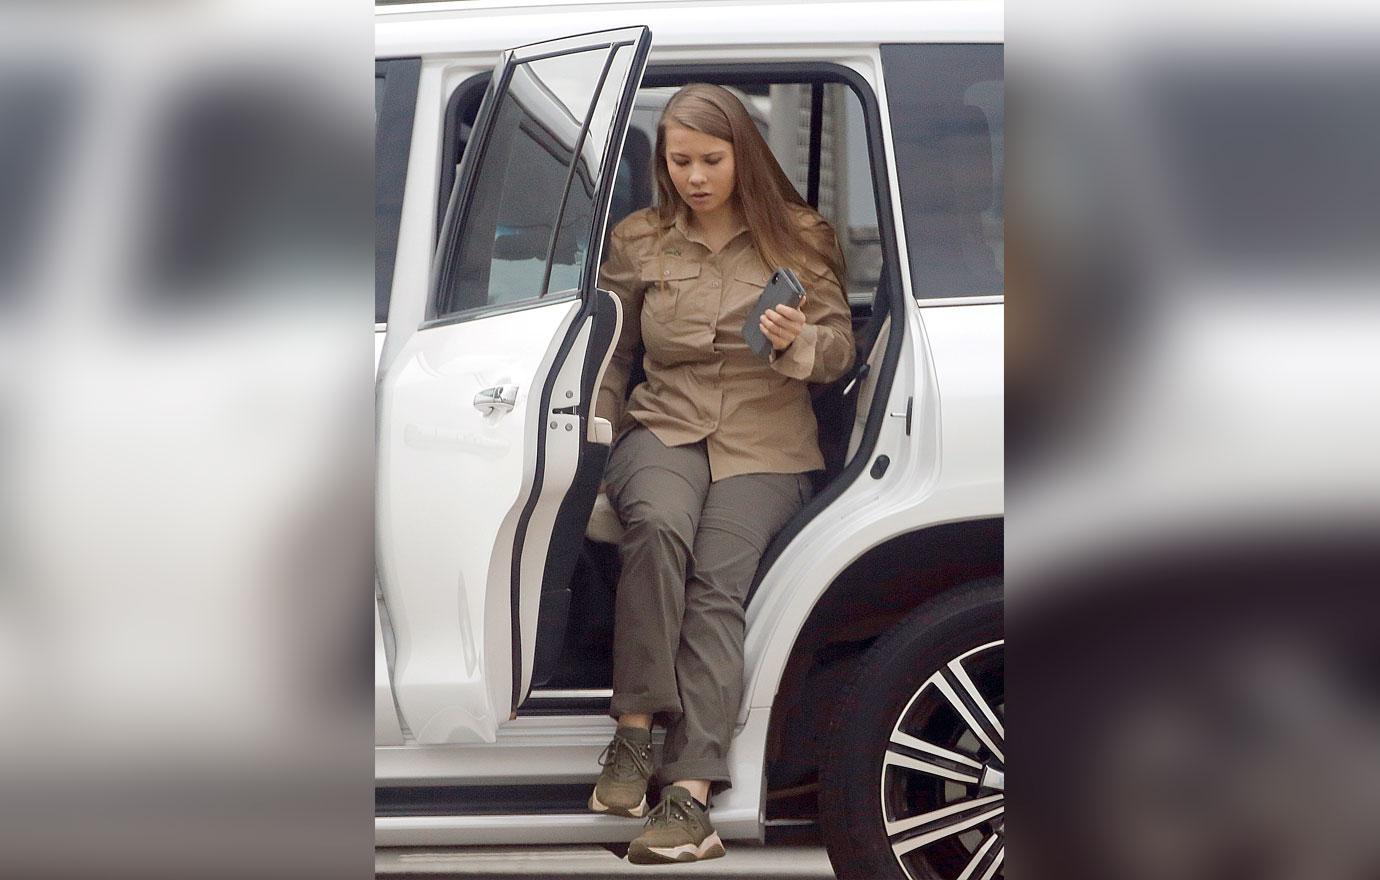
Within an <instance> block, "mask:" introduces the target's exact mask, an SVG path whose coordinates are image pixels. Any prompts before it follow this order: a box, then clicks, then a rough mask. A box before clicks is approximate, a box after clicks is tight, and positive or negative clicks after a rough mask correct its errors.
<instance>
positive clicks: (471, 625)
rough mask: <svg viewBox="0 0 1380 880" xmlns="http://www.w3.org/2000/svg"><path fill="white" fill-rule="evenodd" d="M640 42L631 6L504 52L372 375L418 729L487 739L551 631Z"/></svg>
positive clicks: (590, 393) (608, 338)
mask: <svg viewBox="0 0 1380 880" xmlns="http://www.w3.org/2000/svg"><path fill="white" fill-rule="evenodd" d="M650 43H651V32H650V31H649V30H647V29H646V28H643V27H634V28H626V29H620V30H615V31H604V32H600V33H594V34H586V35H581V36H578V37H569V38H565V39H560V40H553V41H548V42H543V43H537V44H534V45H530V46H523V47H521V48H518V49H512V50H509V51H508V52H506V53H504V56H503V59H502V61H501V62H500V63H499V65H498V67H497V68H496V69H495V70H494V74H493V79H492V81H491V83H490V85H489V90H488V92H487V94H486V95H485V98H484V103H483V106H482V107H481V109H480V111H479V116H478V119H477V120H476V123H475V127H474V134H473V136H472V137H471V140H470V142H469V143H468V144H467V145H466V149H465V156H464V159H463V161H462V164H461V169H460V173H459V175H458V177H457V180H456V184H455V190H454V192H453V194H452V196H451V202H450V206H449V209H448V211H447V214H446V220H445V223H444V225H443V227H442V232H441V237H440V240H439V243H438V248H437V254H436V261H435V265H434V270H433V278H432V290H431V296H430V301H429V304H428V308H427V320H426V322H425V323H424V324H423V325H422V327H421V328H420V329H419V330H418V331H417V332H416V333H414V334H412V335H411V337H410V339H409V340H408V341H407V343H406V344H405V345H404V347H403V349H402V350H401V351H400V352H399V356H398V358H397V360H396V361H395V362H394V365H393V367H392V368H390V369H389V370H388V371H387V373H386V374H385V375H384V376H383V377H382V378H381V380H380V384H379V392H378V413H379V437H378V444H379V467H378V489H377V504H378V508H377V509H378V534H377V553H378V564H379V578H380V589H381V591H382V595H383V600H384V603H385V605H386V608H387V617H388V621H389V625H390V627H391V630H392V635H393V645H394V650H393V655H394V656H393V663H392V685H393V692H394V696H395V699H396V703H397V707H398V713H399V717H400V719H401V721H402V724H403V727H404V729H405V733H410V734H411V737H412V739H413V740H414V741H415V742H417V743H419V744H431V743H461V742H489V741H493V739H494V738H495V734H496V731H497V729H498V726H499V724H500V723H501V722H503V721H505V720H507V719H508V718H509V717H510V715H511V713H512V712H513V711H514V710H515V709H516V707H517V706H518V705H519V704H520V703H521V701H522V699H523V698H524V697H525V696H526V693H527V691H528V690H529V689H530V687H531V682H532V674H533V667H534V663H535V662H536V660H537V656H536V651H537V646H538V643H539V642H549V641H550V640H552V639H555V640H559V639H560V637H561V635H562V633H563V632H564V628H565V614H566V609H567V606H568V599H569V592H568V589H569V582H570V576H571V573H572V571H573V569H574V566H575V561H576V559H577V558H578V555H579V550H580V547H581V543H582V538H583V535H584V531H585V526H586V523H587V521H588V519H589V514H590V508H591V506H592V505H593V503H594V497H595V493H596V492H597V489H598V485H599V481H600V479H601V477H602V474H603V469H604V464H605V461H606V460H607V457H608V444H609V442H610V432H609V430H608V426H607V425H606V424H597V423H596V420H595V419H594V418H593V408H594V400H595V395H596V392H597V390H598V386H599V382H600V379H601V377H602V374H603V371H604V368H605V366H606V365H607V363H608V358H609V356H610V354H611V352H612V348H613V345H614V342H615V341H616V339H617V336H618V328H619V322H620V320H621V317H620V315H619V307H618V300H617V298H616V297H614V296H612V295H611V294H609V293H607V292H602V291H599V290H598V289H597V288H596V286H595V282H596V280H597V278H598V271H599V261H600V252H601V249H602V245H603V242H604V237H605V236H604V231H605V225H606V223H607V215H608V209H609V199H610V195H611V192H612V189H613V183H614V175H615V170H616V168H617V162H618V157H619V155H620V153H621V151H622V144H623V138H624V135H625V133H626V131H627V127H628V116H629V113H630V111H631V107H632V101H633V96H634V93H635V92H636V90H637V87H638V85H639V84H640V82H641V79H642V72H643V70H644V68H645V66H646V59H647V51H648V48H649V47H650ZM632 318H633V319H634V320H636V316H632ZM557 647H558V646H557Z"/></svg>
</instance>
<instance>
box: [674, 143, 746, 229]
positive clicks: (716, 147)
mask: <svg viewBox="0 0 1380 880" xmlns="http://www.w3.org/2000/svg"><path fill="white" fill-rule="evenodd" d="M666 170H667V171H669V172H670V174H671V181H672V182H673V183H675V185H676V192H678V193H680V197H681V198H682V199H684V200H685V203H686V204H687V205H689V206H690V207H691V208H693V209H694V210H695V211H696V212H698V213H702V214H708V213H712V212H714V211H717V210H719V209H720V208H722V207H724V206H725V205H727V204H728V203H729V201H728V200H729V197H730V196H732V195H733V187H734V184H735V183H736V180H737V178H736V177H735V176H734V173H733V144H731V143H730V142H728V141H725V140H720V139H719V138H716V137H714V136H712V135H707V134H704V133H703V132H698V131H693V130H691V129H688V128H683V127H681V126H678V125H668V126H667V127H666Z"/></svg>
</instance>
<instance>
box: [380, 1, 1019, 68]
mask: <svg viewBox="0 0 1380 880" xmlns="http://www.w3.org/2000/svg"><path fill="white" fill-rule="evenodd" d="M374 21H375V40H374V42H375V54H376V55H377V56H378V57H390V56H398V55H415V54H431V53H445V54H457V53H458V54H464V53H481V54H487V55H492V54H493V53H495V52H498V51H500V50H502V49H505V48H508V47H511V46H520V45H524V44H527V43H534V42H538V41H541V40H547V39H552V38H555V37H562V36H566V35H570V34H581V33H589V32H592V31H601V30H609V29H612V28H619V27H628V26H631V25H646V26H648V27H650V28H651V30H652V39H653V43H654V45H655V46H657V47H658V48H716V47H724V46H739V45H741V46H761V45H770V46H810V45H834V46H840V45H859V46H866V45H874V46H875V45H877V44H878V43H914V42H944V43H974V42H978V43H990V42H1001V41H1002V39H1003V9H1002V3H1001V2H1000V0H851V2H849V0H845V2H838V0H791V2H782V0H697V2H693V3H692V2H687V0H541V2H533V0H515V2H514V0H509V2H505V0H447V2H420V3H402V4H396V5H385V6H377V7H375V19H374Z"/></svg>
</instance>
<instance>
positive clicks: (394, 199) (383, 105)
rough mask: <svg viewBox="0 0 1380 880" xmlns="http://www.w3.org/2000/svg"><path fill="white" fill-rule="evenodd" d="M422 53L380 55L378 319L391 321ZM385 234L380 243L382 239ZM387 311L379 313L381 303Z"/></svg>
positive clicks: (377, 67)
mask: <svg viewBox="0 0 1380 880" xmlns="http://www.w3.org/2000/svg"><path fill="white" fill-rule="evenodd" d="M421 70H422V59H421V58H415V57H414V58H380V59H376V60H375V62H374V78H375V79H378V78H380V77H382V78H383V100H382V101H381V102H380V105H379V108H378V121H377V124H376V126H375V132H374V155H375V157H376V158H375V162H376V165H375V167H376V171H375V181H374V323H375V325H378V324H381V323H382V324H386V323H387V321H388V310H389V309H390V308H391V307H392V303H393V275H394V273H395V271H396V269H397V261H398V232H399V228H400V227H401V225H402V208H403V199H404V198H405V196H406V190H407V167H408V160H409V156H410V154H411V152H412V128H413V123H414V122H415V119H416V112H417V86H418V81H419V79H420V77H421ZM380 236H382V237H383V238H384V240H385V241H384V245H383V246H382V247H380V245H379V238H380ZM380 305H384V307H385V308H384V313H383V314H382V315H380V314H379V306H380Z"/></svg>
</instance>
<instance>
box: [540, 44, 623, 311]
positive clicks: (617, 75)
mask: <svg viewBox="0 0 1380 880" xmlns="http://www.w3.org/2000/svg"><path fill="white" fill-rule="evenodd" d="M632 62H633V47H632V46H631V45H627V46H622V47H620V48H618V49H616V50H614V56H613V58H612V60H611V62H610V64H609V71H608V75H607V77H606V80H605V81H606V82H607V83H610V84H618V83H622V82H623V81H624V80H625V79H626V78H627V76H628V69H629V67H630V66H631V65H632ZM620 91H621V89H619V88H617V87H616V85H606V86H605V87H604V88H603V89H602V90H601V91H600V92H599V96H598V98H597V99H596V100H595V102H594V108H593V111H592V113H591V115H590V123H589V131H588V133H587V134H586V136H585V141H584V143H583V144H582V145H581V147H580V153H579V155H578V156H577V157H575V170H574V174H573V175H572V177H571V181H570V191H569V193H568V194H567V196H566V204H565V212H564V213H563V214H562V216H561V224H560V230H559V231H558V234H557V236H556V244H555V247H554V248H553V250H552V254H551V277H550V279H549V280H548V282H547V285H546V292H547V293H548V294H550V293H556V292H559V291H564V290H574V289H576V288H578V287H579V286H580V276H581V275H582V274H583V272H584V268H585V262H586V261H587V260H588V259H589V245H590V242H589V234H590V229H591V228H593V225H592V221H593V219H594V199H595V189H596V187H597V185H598V182H599V168H600V163H601V162H602V161H603V158H604V151H605V149H607V147H608V142H609V137H610V136H611V134H612V133H613V122H614V111H615V110H617V109H618V98H619V93H620Z"/></svg>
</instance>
